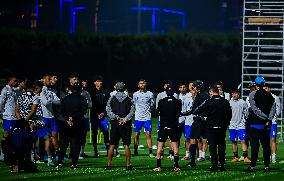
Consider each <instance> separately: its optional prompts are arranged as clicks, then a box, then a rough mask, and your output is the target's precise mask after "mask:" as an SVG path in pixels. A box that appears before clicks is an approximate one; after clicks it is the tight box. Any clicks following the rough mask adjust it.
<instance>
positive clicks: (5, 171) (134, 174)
mask: <svg viewBox="0 0 284 181" xmlns="http://www.w3.org/2000/svg"><path fill="white" fill-rule="evenodd" d="M156 130H157V120H156V119H153V133H152V137H153V139H152V140H153V143H154V144H156V139H157V133H156ZM0 136H1V137H2V132H1V133H0ZM133 136H134V132H133ZM228 136H229V135H228V134H227V155H226V168H227V171H226V172H220V173H210V172H208V171H207V169H208V168H209V167H210V162H209V161H205V162H202V163H199V162H197V167H196V168H194V169H188V168H183V166H184V165H185V164H186V163H187V162H188V161H182V160H181V161H180V162H179V164H180V167H181V172H179V173H174V172H173V162H172V161H171V160H169V159H167V158H164V159H163V160H162V172H161V173H155V172H154V171H153V168H155V166H156V159H151V158H149V157H148V149H147V143H146V140H145V134H143V132H142V133H141V136H140V145H144V149H141V150H139V156H138V157H132V165H133V166H134V167H135V170H134V171H126V170H125V157H124V151H123V149H121V150H120V152H121V157H120V158H114V159H113V169H112V170H105V169H104V168H105V166H106V162H107V157H106V152H105V151H103V150H101V152H100V155H101V158H92V157H90V158H85V159H84V160H79V164H78V166H79V168H78V169H77V170H71V169H70V168H69V167H70V161H66V162H64V164H63V168H62V169H60V170H56V168H55V167H48V166H47V165H46V164H37V166H38V169H39V172H38V173H32V174H31V173H19V174H14V173H10V168H9V167H7V166H6V165H5V164H4V163H3V162H0V180H6V181H8V180H41V181H42V180H49V181H53V180H147V181H149V180H172V181H173V180H174V181H177V180H210V181H211V180H230V181H233V180H234V181H238V180H264V181H268V180H271V181H276V180H282V181H283V180H284V164H281V163H275V164H271V172H270V173H264V172H263V162H262V152H261V151H260V153H259V157H260V161H259V162H258V163H257V164H258V165H257V168H256V172H255V173H245V172H244V170H245V169H246V168H247V167H248V164H245V163H242V162H239V163H231V162H230V160H231V159H232V156H233V154H232V150H231V143H230V142H229V141H228ZM88 138H89V137H88ZM102 140H103V139H102ZM132 140H133V138H132ZM88 142H89V139H88ZM102 146H103V144H99V148H101V147H102ZM131 148H133V144H132V145H131ZM260 150H261V149H260ZM132 151H133V150H132ZM86 152H87V154H88V155H90V156H92V155H93V152H92V145H91V144H87V145H86ZM132 153H133V152H132ZM167 153H168V148H166V149H165V155H167ZM154 154H156V150H154ZM184 154H185V148H184V145H183V144H182V145H181V149H180V158H182V157H183V156H184ZM249 154H250V150H249ZM206 155H207V156H208V155H209V152H208V150H207V152H206ZM239 155H241V151H240V150H239ZM277 159H278V161H281V160H284V144H283V143H278V151H277Z"/></svg>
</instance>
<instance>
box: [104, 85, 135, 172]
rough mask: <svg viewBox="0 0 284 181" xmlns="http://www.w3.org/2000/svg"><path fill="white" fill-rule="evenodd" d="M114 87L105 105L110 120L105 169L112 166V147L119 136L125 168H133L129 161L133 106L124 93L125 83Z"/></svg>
mask: <svg viewBox="0 0 284 181" xmlns="http://www.w3.org/2000/svg"><path fill="white" fill-rule="evenodd" d="M115 89H116V91H117V93H116V94H115V95H114V96H112V97H110V98H109V100H108V102H107V107H106V110H107V114H108V116H109V117H110V120H111V130H110V146H109V150H108V163H107V167H106V169H107V170H110V169H111V167H112V158H113V152H114V148H115V146H116V145H118V143H119V140H120V138H121V139H122V142H123V145H124V147H125V157H126V170H133V167H132V166H131V161H130V159H131V152H130V143H131V133H132V123H131V118H132V116H133V115H134V112H135V106H134V104H133V101H132V99H131V98H130V97H128V96H127V95H126V94H125V93H124V91H125V84H124V83H123V82H118V83H116V84H115Z"/></svg>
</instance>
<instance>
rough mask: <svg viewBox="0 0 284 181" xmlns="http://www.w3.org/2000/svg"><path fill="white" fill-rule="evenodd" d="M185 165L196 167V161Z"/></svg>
mask: <svg viewBox="0 0 284 181" xmlns="http://www.w3.org/2000/svg"><path fill="white" fill-rule="evenodd" d="M185 167H187V168H194V167H196V163H188V164H186V165H185Z"/></svg>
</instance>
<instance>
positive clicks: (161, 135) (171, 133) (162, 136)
mask: <svg viewBox="0 0 284 181" xmlns="http://www.w3.org/2000/svg"><path fill="white" fill-rule="evenodd" d="M178 132H179V131H178V127H176V128H170V129H168V128H160V130H159V132H158V138H157V141H158V142H166V141H167V139H168V138H170V140H171V142H177V141H178V140H179V139H178V135H179V133H178Z"/></svg>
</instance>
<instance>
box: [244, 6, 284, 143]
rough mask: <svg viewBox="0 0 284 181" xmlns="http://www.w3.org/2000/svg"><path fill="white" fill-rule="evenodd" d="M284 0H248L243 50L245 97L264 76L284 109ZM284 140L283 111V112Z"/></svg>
mask: <svg viewBox="0 0 284 181" xmlns="http://www.w3.org/2000/svg"><path fill="white" fill-rule="evenodd" d="M283 18H284V0H244V3H243V46H242V91H241V92H242V96H243V98H246V97H247V96H248V94H249V91H250V90H249V88H248V86H249V84H250V83H252V81H254V79H255V78H256V76H257V75H262V76H264V78H265V80H266V82H267V83H269V84H270V85H271V87H272V92H273V93H274V94H275V95H277V96H279V98H280V100H281V103H282V105H283V88H284V84H283V83H284V82H283V68H284V67H283V65H284V64H283V54H284V48H283V46H284V33H283ZM281 110H282V111H281V135H280V141H282V140H283V137H282V136H283V135H282V134H283V119H282V118H283V109H282V108H281Z"/></svg>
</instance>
